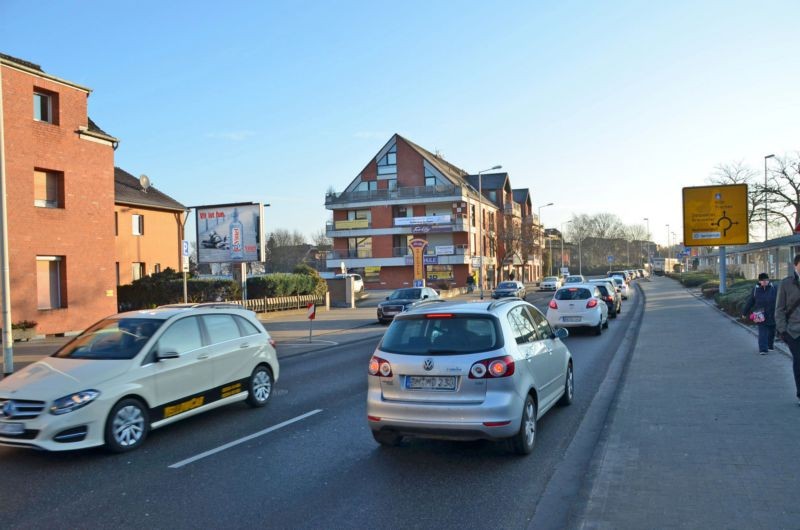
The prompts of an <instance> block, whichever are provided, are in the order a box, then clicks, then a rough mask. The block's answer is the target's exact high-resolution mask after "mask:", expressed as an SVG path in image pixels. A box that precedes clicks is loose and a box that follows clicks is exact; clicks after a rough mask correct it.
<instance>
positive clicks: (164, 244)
mask: <svg viewBox="0 0 800 530" xmlns="http://www.w3.org/2000/svg"><path fill="white" fill-rule="evenodd" d="M186 215H187V212H186V207H185V206H184V205H183V204H181V203H179V202H178V201H176V200H175V199H173V198H172V197H170V196H168V195H166V194H165V193H162V192H161V191H159V190H158V189H156V188H155V187H154V186H150V185H149V182H148V180H147V179H144V178H137V177H134V176H133V175H131V174H130V173H128V172H127V171H125V170H123V169H121V168H118V167H115V168H114V233H115V236H116V263H115V271H116V282H117V285H124V284H128V283H131V282H133V281H134V280H138V279H139V278H141V277H143V276H147V275H150V274H153V273H157V272H161V271H162V270H164V269H166V268H167V267H169V268H172V269H173V270H176V271H180V270H181V261H182V253H181V250H182V249H181V241H182V240H183V239H184V233H183V229H184V224H185V220H186Z"/></svg>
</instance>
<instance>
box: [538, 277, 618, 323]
mask: <svg viewBox="0 0 800 530" xmlns="http://www.w3.org/2000/svg"><path fill="white" fill-rule="evenodd" d="M547 321H548V322H549V323H550V325H551V326H558V327H564V328H577V327H589V328H592V329H593V330H594V332H595V335H600V334H601V333H602V332H603V328H607V327H608V305H606V302H605V300H603V296H602V295H601V294H600V290H599V289H598V288H597V285H594V284H591V283H571V284H567V285H565V286H564V287H562V288H561V289H559V290H558V291H556V294H554V295H553V299H552V300H550V303H549V304H548V305H547Z"/></svg>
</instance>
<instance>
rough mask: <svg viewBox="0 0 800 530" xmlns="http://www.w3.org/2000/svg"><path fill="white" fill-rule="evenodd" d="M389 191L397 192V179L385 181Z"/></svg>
mask: <svg viewBox="0 0 800 530" xmlns="http://www.w3.org/2000/svg"><path fill="white" fill-rule="evenodd" d="M386 184H387V185H388V189H389V191H397V179H389V180H387V181H386Z"/></svg>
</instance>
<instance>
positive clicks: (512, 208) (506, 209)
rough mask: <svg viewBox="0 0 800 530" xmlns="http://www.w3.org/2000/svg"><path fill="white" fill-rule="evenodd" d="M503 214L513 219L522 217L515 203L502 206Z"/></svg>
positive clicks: (519, 208)
mask: <svg viewBox="0 0 800 530" xmlns="http://www.w3.org/2000/svg"><path fill="white" fill-rule="evenodd" d="M503 213H504V214H506V215H513V216H514V217H522V207H521V206H520V205H519V204H516V203H511V204H504V205H503Z"/></svg>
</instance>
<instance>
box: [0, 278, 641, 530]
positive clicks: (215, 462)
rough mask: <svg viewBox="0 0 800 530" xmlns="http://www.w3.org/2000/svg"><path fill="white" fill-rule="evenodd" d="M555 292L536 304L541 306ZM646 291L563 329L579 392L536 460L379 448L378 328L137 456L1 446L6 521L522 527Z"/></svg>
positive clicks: (158, 438) (293, 363) (555, 415)
mask: <svg viewBox="0 0 800 530" xmlns="http://www.w3.org/2000/svg"><path fill="white" fill-rule="evenodd" d="M551 296H552V293H533V294H531V295H529V296H528V300H529V301H531V302H533V303H534V304H535V305H537V306H538V307H540V308H542V309H544V308H545V306H546V303H547V301H548V300H549V299H550V298H551ZM639 299H640V297H638V296H634V297H632V299H631V300H628V301H627V302H625V303H624V310H623V313H622V314H620V315H619V317H618V318H617V319H615V320H611V321H610V326H609V329H608V330H605V331H604V333H603V334H602V335H601V336H599V337H596V336H593V335H591V334H589V333H573V334H572V335H571V336H570V337H569V338H567V339H566V342H567V344H568V346H569V348H570V350H571V351H572V354H573V357H574V363H575V388H576V399H575V402H574V404H573V406H571V407H567V408H556V409H553V410H552V411H551V412H550V413H548V414H547V415H546V416H545V417H544V418H543V419H542V420H541V422H540V424H539V438H538V441H537V446H536V449H535V451H534V453H533V455H531V456H530V457H518V456H515V455H513V454H511V452H510V451H509V450H507V449H506V448H505V447H504V446H503V445H502V444H493V443H489V442H470V443H455V442H445V441H423V440H412V441H410V442H408V443H406V444H405V445H404V446H402V447H398V448H384V447H379V446H378V445H377V444H376V443H375V442H374V441H373V439H372V437H371V435H370V433H369V430H368V427H367V422H366V419H365V398H366V377H367V376H366V366H367V362H368V360H369V358H370V355H371V353H372V351H373V349H374V347H375V345H376V343H377V339H376V338H374V337H373V338H367V339H365V340H361V341H359V342H356V343H351V344H348V345H344V346H333V347H331V348H327V349H324V350H319V351H316V352H309V353H305V354H301V355H292V356H289V357H285V358H283V359H282V361H281V379H280V381H279V383H278V386H277V389H276V393H275V395H274V396H273V401H272V402H271V403H270V404H269V406H267V407H266V408H264V409H257V410H253V409H249V408H248V407H246V406H245V405H243V404H236V405H233V406H229V407H226V408H223V409H218V410H215V411H212V412H209V413H207V414H204V415H200V416H197V417H194V418H190V419H187V420H185V421H182V422H179V423H177V424H174V425H172V426H168V427H166V428H163V429H160V430H156V431H153V432H152V433H151V434H150V437H149V438H148V440H147V442H146V443H145V445H144V446H143V447H142V448H141V449H140V450H138V451H135V452H133V453H129V454H124V455H110V454H107V453H105V452H104V451H102V450H99V449H98V450H86V451H78V452H72V453H41V452H34V451H28V450H17V449H13V448H8V447H0V465H2V473H3V480H2V482H0V499H2V502H3V522H4V527H7V528H42V527H81V528H101V527H102V528H108V527H118V528H133V527H141V526H142V525H145V524H146V525H151V526H154V527H172V528H189V527H198V526H201V527H221V528H229V527H245V526H248V527H253V526H257V527H275V528H366V527H410V528H430V527H437V528H465V527H467V528H485V527H494V528H524V527H526V526H527V524H528V523H529V521H530V520H531V518H532V517H533V514H534V512H535V511H536V509H537V502H538V500H539V499H540V497H541V496H542V494H543V492H544V491H545V488H546V487H547V484H548V480H549V478H550V477H551V476H552V475H553V473H554V472H555V471H556V470H557V468H558V466H561V465H569V463H566V464H565V463H564V462H563V461H562V457H563V455H564V453H565V452H566V449H567V447H568V446H569V444H570V442H571V441H572V439H573V436H574V435H575V433H576V431H577V429H578V426H579V425H580V423H581V421H582V420H583V419H584V416H585V414H586V411H587V409H588V408H589V405H590V403H591V400H592V398H593V396H594V394H595V393H596V391H597V389H598V387H599V385H600V383H601V382H602V381H603V379H604V376H605V374H606V371H607V369H608V366H609V363H610V362H611V360H612V358H613V356H614V354H615V352H616V351H617V348H618V346H619V345H620V343H621V342H622V339H623V336H624V334H625V332H626V330H627V329H628V326H629V324H630V322H631V320H632V316H633V314H634V313H635V312H636V311H637V310H639V309H640V307H641V304H640V303H639ZM375 326H378V325H377V324H375ZM279 353H281V352H280V349H279ZM247 437H249V438H247ZM226 446H227V447H226ZM204 453H207V454H206V455H205V456H204ZM198 457H199V458H198Z"/></svg>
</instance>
